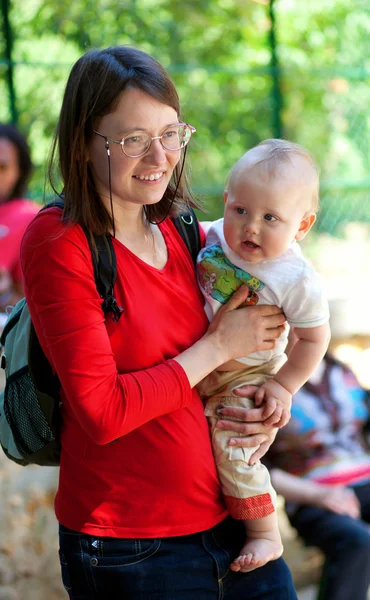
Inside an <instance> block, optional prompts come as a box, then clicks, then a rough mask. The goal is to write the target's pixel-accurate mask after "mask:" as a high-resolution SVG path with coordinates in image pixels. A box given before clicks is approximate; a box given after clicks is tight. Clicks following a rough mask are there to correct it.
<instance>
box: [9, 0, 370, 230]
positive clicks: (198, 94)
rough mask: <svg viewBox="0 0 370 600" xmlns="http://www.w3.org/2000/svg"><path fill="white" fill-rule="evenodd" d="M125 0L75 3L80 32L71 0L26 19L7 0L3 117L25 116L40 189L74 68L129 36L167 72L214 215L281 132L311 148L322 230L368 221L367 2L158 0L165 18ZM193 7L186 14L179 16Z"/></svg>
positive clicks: (143, 2)
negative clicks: (233, 172)
mask: <svg viewBox="0 0 370 600" xmlns="http://www.w3.org/2000/svg"><path fill="white" fill-rule="evenodd" d="M118 4H120V6H119V7H118ZM118 4H117V3H114V2H113V1H112V2H110V0H106V1H105V2H104V7H105V9H104V10H103V2H101V6H100V2H99V1H98V2H97V3H93V2H92V0H84V2H82V3H81V7H80V8H79V7H78V2H77V0H76V3H75V4H74V9H73V10H74V11H75V13H76V15H77V16H76V17H75V20H76V22H78V21H81V22H83V18H85V21H86V24H85V26H84V29H83V31H82V29H81V32H79V31H78V29H76V28H75V29H73V28H72V24H71V23H72V21H71V22H69V21H66V18H67V17H66V15H67V16H68V15H70V13H68V11H69V10H72V9H70V3H68V2H65V1H64V0H61V1H60V4H59V5H56V4H53V3H52V2H51V0H50V2H49V0H45V1H44V4H43V5H42V6H41V8H40V9H39V10H38V12H34V13H33V16H32V19H29V21H27V20H26V18H24V19H23V20H22V18H23V17H22V14H21V11H22V10H23V9H22V7H23V6H24V5H22V4H21V2H20V0H13V7H12V9H11V10H9V8H10V7H9V0H2V9H3V19H2V26H3V32H4V36H3V44H2V56H3V57H4V58H3V60H2V61H1V62H0V119H2V120H13V121H14V122H16V121H18V123H19V126H20V127H21V129H23V130H24V131H25V132H27V133H28V134H29V138H30V142H31V147H32V152H33V157H34V161H35V163H36V166H37V169H36V173H35V176H34V178H33V181H32V184H31V190H30V191H31V193H32V195H33V196H34V197H40V196H42V193H43V192H42V189H43V183H42V182H43V178H44V170H45V161H46V157H47V153H48V148H49V145H50V139H51V135H52V132H53V129H54V127H55V123H56V119H57V115H58V111H59V107H60V101H61V96H62V93H63V88H64V85H65V81H66V78H67V76H68V73H69V70H70V67H71V65H72V64H73V62H74V61H75V60H76V58H77V57H78V56H79V55H81V54H82V53H83V52H84V50H85V49H86V45H87V47H88V45H89V44H91V45H94V44H95V45H99V46H100V47H104V46H107V45H110V44H112V43H131V44H133V45H137V46H138V47H141V48H143V49H144V50H147V51H149V52H152V53H153V54H154V55H155V56H156V57H158V59H159V60H161V62H162V63H163V64H164V65H165V66H166V67H167V68H168V70H169V72H170V73H171V76H172V77H173V79H174V81H175V83H176V85H177V88H178V90H179V93H180V98H181V103H182V107H183V116H184V117H185V118H186V120H187V121H189V122H190V123H192V124H194V125H195V126H196V128H197V134H196V136H195V137H194V139H193V141H192V143H191V148H190V152H189V155H190V159H191V165H192V182H193V187H194V189H195V191H196V192H197V193H198V194H200V195H201V196H203V197H204V200H205V204H206V206H207V207H208V208H209V216H210V217H216V216H218V215H220V213H221V211H222V191H223V187H224V182H225V179H226V177H227V173H228V170H229V168H230V167H231V165H232V164H233V163H234V161H235V160H237V158H238V157H239V156H240V155H241V154H242V153H243V152H245V150H246V149H247V148H249V147H251V146H252V145H254V144H256V143H258V142H259V141H261V140H262V139H264V138H267V137H280V136H281V137H286V138H289V139H292V140H293V141H296V142H298V143H301V144H303V145H305V146H306V147H307V148H308V149H309V150H310V151H311V152H312V154H313V155H314V156H315V158H316V160H317V162H318V163H319V165H320V168H321V172H322V186H321V203H322V207H321V210H320V214H319V219H318V223H317V228H318V230H321V231H325V232H328V233H332V234H338V235H340V234H341V231H342V229H343V225H344V224H345V223H347V222H349V221H362V222H370V170H369V161H370V151H369V150H370V148H369V145H370V116H369V114H370V113H369V111H368V106H369V105H370V85H369V78H370V60H369V59H368V57H370V35H369V32H370V6H369V7H368V6H367V4H368V3H367V2H365V1H362V0H357V1H356V0H335V2H334V0H328V2H326V3H325V4H323V3H322V1H321V0H320V1H319V0H310V3H309V4H308V3H299V2H298V0H275V1H273V0H270V1H268V0H258V1H257V0H255V1H252V0H250V1H249V2H240V1H237V0H235V2H223V1H221V0H220V1H213V2H209V1H206V0H202V1H197V2H195V0H183V2H182V3H180V4H181V6H182V12H177V11H179V9H178V3H177V4H176V2H175V1H174V0H162V1H161V2H158V3H157V4H156V11H155V12H156V17H158V15H159V16H160V17H161V19H162V20H160V19H158V18H156V19H154V17H153V19H152V21H151V22H150V19H149V17H148V16H147V15H148V8H150V7H149V5H150V4H151V5H152V8H153V7H154V4H153V2H151V3H150V0H126V1H124V2H122V3H118ZM121 4H122V6H121ZM79 10H80V12H78V11H79ZM187 10H189V11H191V18H189V19H184V14H185V13H186V11H187ZM53 11H54V12H53ZM58 11H59V12H58ZM63 11H64V13H63ZM84 11H85V12H84ZM94 11H97V13H99V11H100V14H101V17H100V20H98V21H97V19H96V18H95V21H94ZM114 11H116V13H115V12H114ZM189 14H190V12H189ZM35 15H36V16H35ZM181 15H182V16H181ZM103 17H104V18H103ZM69 18H70V16H69ZM181 18H182V19H184V20H182V21H181ZM37 19H38V20H37ZM53 19H54V21H53ZM89 19H90V20H89ZM115 20H116V21H117V28H119V27H121V29H117V31H119V34H117V31H115V29H114V27H115ZM13 23H14V26H13V32H14V33H15V36H14V39H13V36H12V33H11V27H10V26H11V25H12V24H13ZM66 23H67V24H66ZM120 24H121V25H120ZM43 25H44V26H45V27H46V28H48V27H49V28H50V31H52V30H53V31H54V29H55V27H56V26H57V27H59V30H58V31H59V33H53V34H52V33H50V34H49V35H50V43H49V42H47V41H45V38H44V33H43V29H42V26H43ZM68 27H69V29H68ZM53 28H54V29H53ZM122 28H123V29H122ZM23 32H25V34H26V35H24V33H23ZM32 32H33V33H32ZM65 32H67V33H65ZM70 32H71V33H70ZM109 32H111V35H109ZM67 34H68V35H67ZM36 35H38V36H39V37H36ZM32 36H34V37H32ZM94 36H95V37H94ZM158 39H159V40H161V41H160V43H158ZM71 40H72V41H71ZM84 40H85V41H84ZM97 41H98V44H97ZM72 42H73V43H72Z"/></svg>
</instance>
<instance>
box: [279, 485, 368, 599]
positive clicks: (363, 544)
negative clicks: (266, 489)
mask: <svg viewBox="0 0 370 600" xmlns="http://www.w3.org/2000/svg"><path fill="white" fill-rule="evenodd" d="M353 489H354V491H355V492H356V495H357V497H358V499H359V500H360V504H361V516H362V519H352V518H351V517H348V516H346V515H338V514H336V513H333V512H330V511H329V510H324V509H322V508H316V507H314V506H301V507H300V508H299V509H298V510H297V511H296V513H295V514H293V515H292V516H291V517H290V522H291V524H292V525H293V527H295V528H296V529H297V531H298V533H299V535H300V536H301V537H302V538H303V540H304V542H305V543H306V545H307V546H317V547H318V548H320V549H321V550H322V551H323V553H324V554H325V558H326V560H325V564H324V569H323V574H322V579H321V582H320V591H319V596H318V598H319V600H366V598H367V590H368V588H369V585H370V529H369V525H368V523H370V484H367V485H363V486H356V487H354V488H353Z"/></svg>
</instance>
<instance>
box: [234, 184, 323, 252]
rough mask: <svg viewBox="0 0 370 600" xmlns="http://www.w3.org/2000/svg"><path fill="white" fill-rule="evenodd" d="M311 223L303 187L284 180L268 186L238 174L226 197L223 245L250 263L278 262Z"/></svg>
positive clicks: (313, 216) (311, 215) (302, 235)
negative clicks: (272, 260)
mask: <svg viewBox="0 0 370 600" xmlns="http://www.w3.org/2000/svg"><path fill="white" fill-rule="evenodd" d="M314 220H315V215H314V213H313V212H309V211H307V204H306V202H305V201H304V199H303V198H302V187H300V186H293V185H289V184H288V182H287V180H284V179H282V180H281V181H278V180H275V181H274V182H270V183H267V182H265V181H261V180H260V179H258V178H257V177H250V176H249V177H247V176H245V175H243V174H242V173H239V174H237V175H236V177H235V178H234V179H233V181H232V182H231V185H230V186H229V191H228V193H227V194H225V214H224V235H225V240H226V243H227V245H228V246H229V248H231V250H233V251H234V252H235V253H236V254H237V255H238V256H240V258H242V259H243V260H247V261H249V262H253V263H257V262H261V261H263V260H268V259H273V258H278V257H279V256H281V255H282V254H284V252H285V251H286V250H287V249H288V248H289V246H290V244H291V243H292V241H293V240H294V239H302V238H303V237H304V236H305V234H306V233H307V231H308V230H309V229H310V227H311V225H312V224H313V222H314Z"/></svg>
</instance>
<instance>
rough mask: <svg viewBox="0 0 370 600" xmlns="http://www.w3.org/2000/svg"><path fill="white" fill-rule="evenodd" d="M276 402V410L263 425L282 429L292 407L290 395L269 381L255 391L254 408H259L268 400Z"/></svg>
mask: <svg viewBox="0 0 370 600" xmlns="http://www.w3.org/2000/svg"><path fill="white" fill-rule="evenodd" d="M271 398H272V399H274V400H275V401H276V409H275V411H274V412H273V413H272V415H271V416H270V417H269V418H268V419H266V421H264V423H265V425H275V427H284V425H286V424H287V423H288V422H289V419H290V407H291V405H292V394H291V393H290V392H288V390H287V389H285V387H283V386H282V385H281V384H280V383H278V382H277V381H275V379H269V380H268V381H266V382H265V383H264V384H263V385H261V387H260V388H259V389H258V390H257V392H256V394H255V396H254V400H255V403H256V406H261V404H262V403H266V402H267V400H269V399H271Z"/></svg>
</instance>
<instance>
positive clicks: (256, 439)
mask: <svg viewBox="0 0 370 600" xmlns="http://www.w3.org/2000/svg"><path fill="white" fill-rule="evenodd" d="M268 440H269V436H268V435H267V434H266V433H255V434H252V435H248V436H247V437H236V438H233V437H232V438H230V440H229V446H234V447H235V448H254V447H256V449H257V446H260V445H261V444H263V443H265V442H267V441H268Z"/></svg>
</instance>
